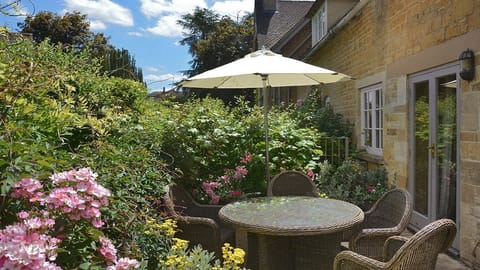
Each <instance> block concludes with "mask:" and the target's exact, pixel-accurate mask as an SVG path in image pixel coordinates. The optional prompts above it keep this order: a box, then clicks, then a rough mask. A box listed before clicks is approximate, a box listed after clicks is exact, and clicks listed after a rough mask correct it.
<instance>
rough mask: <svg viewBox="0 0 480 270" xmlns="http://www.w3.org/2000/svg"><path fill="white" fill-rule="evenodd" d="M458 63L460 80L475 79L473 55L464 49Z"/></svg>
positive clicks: (470, 51)
mask: <svg viewBox="0 0 480 270" xmlns="http://www.w3.org/2000/svg"><path fill="white" fill-rule="evenodd" d="M458 61H459V62H460V78H462V79H464V80H466V81H471V80H473V78H474V77H475V53H474V52H473V51H472V50H470V49H466V50H465V51H463V52H462V53H461V54H460V57H459V58H458Z"/></svg>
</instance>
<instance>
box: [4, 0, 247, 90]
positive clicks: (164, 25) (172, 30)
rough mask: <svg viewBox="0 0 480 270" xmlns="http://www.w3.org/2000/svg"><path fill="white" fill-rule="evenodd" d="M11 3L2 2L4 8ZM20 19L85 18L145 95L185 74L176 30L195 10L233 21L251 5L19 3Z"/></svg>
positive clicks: (129, 0)
mask: <svg viewBox="0 0 480 270" xmlns="http://www.w3.org/2000/svg"><path fill="white" fill-rule="evenodd" d="M10 2H13V0H2V1H0V3H10ZM20 5H21V6H19V7H18V10H19V11H18V12H19V13H20V14H33V15H34V14H36V13H38V12H40V11H51V12H53V13H55V14H57V15H60V16H61V15H63V14H65V13H66V12H70V13H71V12H74V11H78V12H80V13H81V14H86V15H87V18H88V20H89V22H90V30H91V31H92V32H95V33H97V32H102V33H104V34H105V35H106V36H107V37H109V43H110V44H112V45H114V46H115V47H116V48H119V49H121V48H124V49H127V50H128V51H129V52H130V54H131V55H132V56H133V57H134V58H135V60H136V66H137V67H140V68H142V70H143V77H144V81H145V82H146V83H147V86H148V88H149V91H156V90H161V89H163V87H165V88H166V89H167V90H168V89H170V88H171V87H172V84H173V83H174V82H176V81H179V80H181V79H182V78H183V74H182V73H181V71H183V70H187V69H189V68H190V65H189V61H190V60H191V59H192V58H191V55H190V54H189V53H188V48H187V47H186V46H182V45H180V44H179V41H180V40H181V39H182V32H183V29H182V28H181V27H180V26H178V25H177V24H176V21H177V20H178V19H180V18H181V16H182V15H184V14H187V13H192V12H193V10H194V9H195V7H200V8H209V9H212V10H214V11H215V12H217V13H219V14H221V15H228V16H231V17H232V18H234V19H237V18H240V17H241V16H243V15H245V14H246V13H247V12H253V8H254V0H222V1H214V0H23V1H20ZM24 19H25V17H22V16H17V17H12V16H4V15H0V25H1V26H7V27H8V28H9V29H10V31H18V30H19V29H18V27H17V22H23V21H24Z"/></svg>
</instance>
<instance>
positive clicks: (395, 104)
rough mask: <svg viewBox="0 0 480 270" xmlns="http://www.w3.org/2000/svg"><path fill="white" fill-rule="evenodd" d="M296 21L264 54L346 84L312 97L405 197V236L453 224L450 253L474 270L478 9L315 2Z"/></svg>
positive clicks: (451, 4) (392, 1) (463, 1)
mask: <svg viewBox="0 0 480 270" xmlns="http://www.w3.org/2000/svg"><path fill="white" fill-rule="evenodd" d="M264 2H270V1H267V0H264ZM281 2H284V1H277V3H278V4H280V3H281ZM304 19H306V20H307V21H309V23H303V24H296V28H293V29H290V30H289V31H288V33H287V34H286V36H285V38H283V39H282V38H280V39H279V40H281V41H282V43H281V44H283V45H282V46H279V47H278V48H276V47H274V46H271V47H269V48H272V50H274V51H276V52H278V53H282V54H284V53H283V52H285V53H287V54H286V56H289V55H288V53H289V52H291V51H295V50H291V49H290V48H292V47H295V46H294V45H293V44H297V45H296V47H297V48H300V47H302V46H307V47H308V46H310V48H309V49H308V50H307V52H306V53H304V54H301V53H300V54H297V55H296V56H297V57H299V59H301V60H303V61H305V62H308V63H311V64H314V65H318V66H321V67H324V68H328V69H331V70H335V71H338V72H342V73H345V74H348V75H350V76H352V77H354V78H356V80H353V81H350V82H345V83H338V84H332V85H322V86H319V87H318V88H319V89H320V91H321V92H322V97H323V99H324V100H325V101H326V102H329V103H330V105H331V106H332V107H333V109H334V111H335V112H338V113H341V114H342V115H343V116H344V117H345V118H346V119H348V120H349V121H350V122H352V123H354V135H353V138H352V139H353V141H354V143H355V145H357V146H358V147H359V148H362V149H365V155H364V156H363V158H364V159H365V160H367V161H368V162H370V163H372V164H383V165H385V166H386V167H387V169H388V172H389V176H390V181H391V182H392V184H394V185H396V186H398V187H403V188H406V189H408V190H409V191H410V192H411V194H412V196H413V198H414V204H415V206H414V215H413V217H412V220H411V224H410V228H412V229H414V230H416V229H419V228H421V227H423V226H425V225H426V224H428V223H429V222H431V221H433V220H436V219H439V218H443V217H448V218H451V219H453V220H454V221H456V223H457V229H458V232H457V238H456V240H455V242H454V245H453V249H452V252H456V253H458V254H459V255H460V257H461V258H462V260H463V261H464V262H466V263H467V264H469V265H476V266H478V265H480V248H478V246H479V245H480V199H478V198H480V106H479V104H480V76H479V74H478V69H479V68H480V66H479V64H478V62H479V56H480V55H479V52H480V1H478V0H459V1H454V0H423V1H405V0H389V1H384V0H317V1H315V3H313V5H312V6H311V7H310V9H309V10H308V11H307V13H306V15H305V17H304V18H302V21H303V20H304ZM306 32H310V38H308V39H307V38H299V35H300V33H303V34H305V33H306ZM299 43H302V44H303V45H302V46H300V44H299ZM279 44H280V43H279ZM289 44H290V46H288V45H289ZM302 48H304V47H302ZM284 55H285V54H284ZM292 55H295V54H292ZM469 70H471V72H469ZM470 75H473V76H470Z"/></svg>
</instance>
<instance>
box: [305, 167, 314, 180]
mask: <svg viewBox="0 0 480 270" xmlns="http://www.w3.org/2000/svg"><path fill="white" fill-rule="evenodd" d="M307 175H308V177H310V180H312V181H314V180H315V173H314V172H313V170H312V169H311V168H308V169H307Z"/></svg>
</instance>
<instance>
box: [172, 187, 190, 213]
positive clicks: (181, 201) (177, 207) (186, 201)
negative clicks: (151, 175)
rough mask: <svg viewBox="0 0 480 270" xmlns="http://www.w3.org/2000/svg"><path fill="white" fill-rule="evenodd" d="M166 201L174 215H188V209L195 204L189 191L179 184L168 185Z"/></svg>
mask: <svg viewBox="0 0 480 270" xmlns="http://www.w3.org/2000/svg"><path fill="white" fill-rule="evenodd" d="M164 202H165V205H166V207H167V210H168V211H169V212H170V213H169V214H172V215H188V210H189V209H191V208H193V207H194V206H195V203H194V202H193V200H192V198H191V196H190V195H189V194H188V193H187V191H185V189H183V188H182V187H179V186H177V185H170V186H167V187H166V192H165V196H164Z"/></svg>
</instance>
